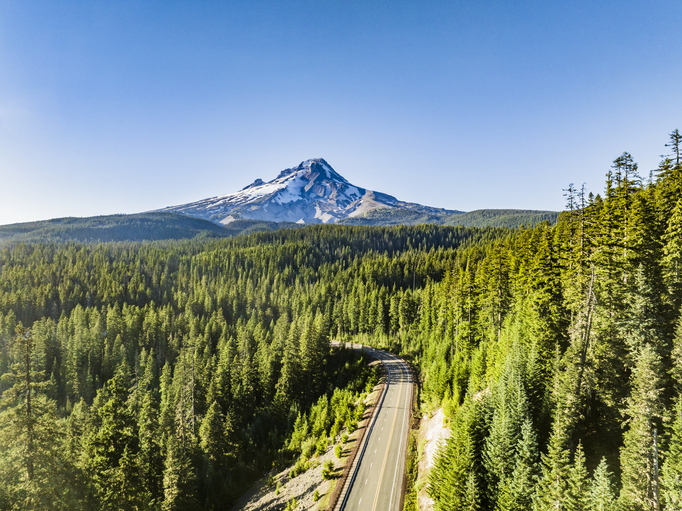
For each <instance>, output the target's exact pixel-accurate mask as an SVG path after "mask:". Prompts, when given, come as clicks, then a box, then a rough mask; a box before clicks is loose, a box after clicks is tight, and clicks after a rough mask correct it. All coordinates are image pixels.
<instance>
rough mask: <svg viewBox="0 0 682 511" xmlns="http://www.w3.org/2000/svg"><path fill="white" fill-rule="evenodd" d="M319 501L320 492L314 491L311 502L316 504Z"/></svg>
mask: <svg viewBox="0 0 682 511" xmlns="http://www.w3.org/2000/svg"><path fill="white" fill-rule="evenodd" d="M318 500H320V492H319V491H317V490H315V493H313V502H317V501H318Z"/></svg>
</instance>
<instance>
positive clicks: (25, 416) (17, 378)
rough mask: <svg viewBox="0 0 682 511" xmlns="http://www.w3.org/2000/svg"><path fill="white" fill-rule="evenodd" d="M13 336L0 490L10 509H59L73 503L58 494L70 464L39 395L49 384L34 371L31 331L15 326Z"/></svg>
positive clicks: (53, 416) (0, 433)
mask: <svg viewBox="0 0 682 511" xmlns="http://www.w3.org/2000/svg"><path fill="white" fill-rule="evenodd" d="M16 333H17V335H16V338H15V342H14V344H13V346H12V351H13V352H14V357H13V358H14V360H15V362H14V363H13V364H12V365H11V367H10V372H8V373H5V374H4V375H3V380H4V383H7V384H10V385H11V386H10V387H9V388H7V390H5V391H4V392H3V393H2V399H1V400H0V488H3V490H4V491H5V492H7V494H8V495H7V497H8V498H9V499H10V501H14V504H15V506H17V507H15V508H21V509H47V508H54V509H63V508H65V507H68V505H69V504H70V505H76V504H75V503H73V502H69V500H68V496H65V495H63V494H61V487H63V486H64V485H65V483H66V478H67V477H68V475H69V474H68V472H69V471H70V470H71V467H70V465H71V460H69V459H67V458H66V457H65V456H64V452H63V450H62V442H63V440H64V438H63V433H62V431H60V429H59V428H58V427H57V425H58V423H57V410H56V405H55V402H54V401H52V400H50V399H48V398H47V396H46V395H45V391H46V390H47V386H48V385H49V382H44V381H41V380H42V379H43V378H44V375H43V374H42V372H41V371H38V370H37V369H36V365H37V364H36V353H35V344H34V340H33V334H32V331H31V330H29V329H26V328H23V327H22V326H21V325H19V326H18V327H17V329H16ZM2 493H3V491H2V490H0V499H2Z"/></svg>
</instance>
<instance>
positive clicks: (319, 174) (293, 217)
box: [161, 158, 454, 225]
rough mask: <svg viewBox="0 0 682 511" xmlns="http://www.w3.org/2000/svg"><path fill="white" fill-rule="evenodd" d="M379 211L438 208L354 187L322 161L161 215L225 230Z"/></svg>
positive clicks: (323, 220) (329, 219) (331, 220)
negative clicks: (238, 223) (239, 223)
mask: <svg viewBox="0 0 682 511" xmlns="http://www.w3.org/2000/svg"><path fill="white" fill-rule="evenodd" d="M379 208H391V209H393V208H398V209H415V208H417V209H424V210H425V211H436V208H429V207H427V206H421V205H420V204H414V203H409V202H402V201H399V200H398V199H396V198H395V197H392V196H391V195H387V194H384V193H380V192H374V191H372V190H366V189H364V188H361V187H359V186H355V185H352V184H351V183H349V182H348V181H347V180H346V179H345V178H344V177H343V176H341V175H340V174H339V173H337V172H336V171H335V170H334V169H333V168H332V167H331V165H329V164H328V163H327V162H326V161H325V160H323V159H322V158H313V159H310V160H306V161H304V162H301V163H300V164H299V165H297V166H296V167H292V168H290V169H285V170H283V171H281V172H280V173H279V174H278V175H277V177H276V178H275V179H273V180H272V181H268V182H265V181H263V180H262V179H260V178H259V179H256V180H255V181H254V182H253V183H251V184H250V185H248V186H246V187H244V188H242V189H241V190H240V191H238V192H236V193H231V194H227V195H221V196H217V197H212V198H210V199H204V200H200V201H197V202H192V203H189V204H183V205H180V206H171V207H168V208H164V209H162V210H161V211H172V212H176V213H182V214H185V215H189V216H195V217H199V218H203V219H206V220H211V221H213V222H215V223H219V224H223V225H227V224H229V223H230V222H232V221H234V220H236V219H238V218H246V219H254V220H267V221H274V222H297V223H306V224H307V223H335V222H338V221H339V220H342V219H344V218H348V217H353V216H358V215H363V214H365V213H367V212H369V211H372V210H374V209H379ZM438 211H442V210H438ZM453 213H454V211H453Z"/></svg>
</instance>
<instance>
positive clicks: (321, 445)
mask: <svg viewBox="0 0 682 511" xmlns="http://www.w3.org/2000/svg"><path fill="white" fill-rule="evenodd" d="M328 445H329V440H327V437H322V438H320V439H319V440H318V441H317V445H316V446H315V452H316V453H317V455H318V456H321V455H323V454H324V453H325V451H326V450H327V446H328Z"/></svg>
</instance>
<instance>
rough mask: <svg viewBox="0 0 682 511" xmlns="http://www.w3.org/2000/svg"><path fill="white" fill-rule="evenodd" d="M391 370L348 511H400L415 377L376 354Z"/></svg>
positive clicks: (355, 475)
mask: <svg viewBox="0 0 682 511" xmlns="http://www.w3.org/2000/svg"><path fill="white" fill-rule="evenodd" d="M366 350H368V351H372V352H373V353H372V354H373V355H374V356H376V358H378V359H379V360H381V361H382V362H383V363H384V365H385V366H386V368H387V369H388V381H387V383H388V385H387V388H386V391H385V392H384V394H383V401H381V402H380V404H379V405H378V406H379V408H378V411H377V412H376V413H375V415H374V417H373V422H372V423H371V425H370V428H371V429H370V430H369V432H368V435H366V436H365V438H364V440H363V441H364V442H366V444H365V446H364V449H362V448H361V450H360V452H359V453H358V456H360V461H359V463H358V465H357V467H356V469H355V471H354V473H352V474H351V475H350V477H351V478H352V479H351V481H352V482H351V485H350V489H349V490H348V492H347V495H346V496H345V498H344V497H342V499H343V500H342V502H343V504H342V505H341V509H342V510H345V511H356V510H357V511H364V510H367V511H400V509H402V502H401V498H402V486H403V474H404V473H405V454H406V450H407V436H408V433H409V429H410V417H411V416H412V413H411V399H412V377H411V374H410V371H409V369H408V367H407V364H406V363H405V362H404V361H403V360H401V359H400V358H398V357H396V356H395V355H392V354H390V353H387V352H385V351H381V350H372V348H366Z"/></svg>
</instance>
